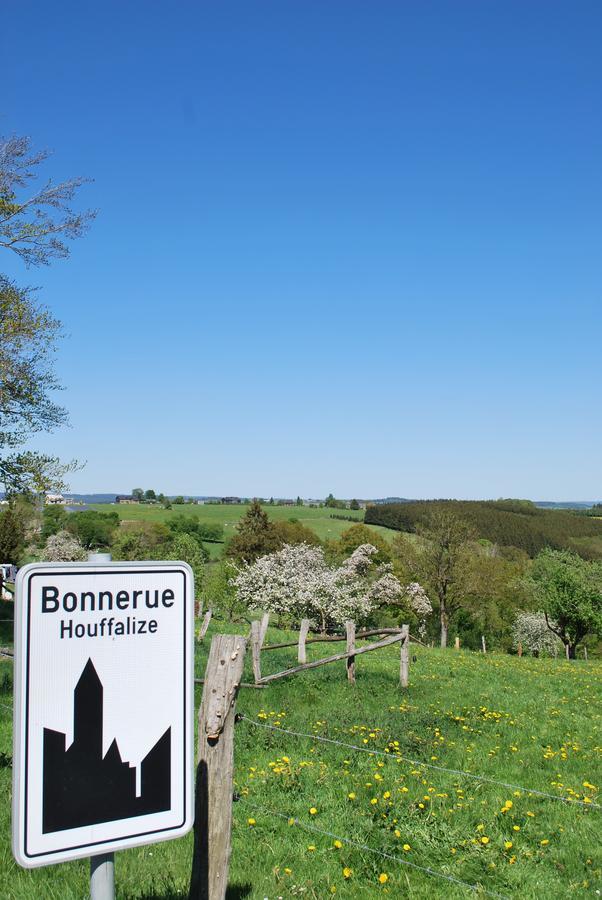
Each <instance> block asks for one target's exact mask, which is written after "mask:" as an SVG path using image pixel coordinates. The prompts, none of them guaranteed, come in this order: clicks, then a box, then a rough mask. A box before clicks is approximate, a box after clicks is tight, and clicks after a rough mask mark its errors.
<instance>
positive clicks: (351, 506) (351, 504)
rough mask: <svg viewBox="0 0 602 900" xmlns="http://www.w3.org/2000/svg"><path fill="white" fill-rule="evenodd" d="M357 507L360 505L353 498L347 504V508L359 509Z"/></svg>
mask: <svg viewBox="0 0 602 900" xmlns="http://www.w3.org/2000/svg"><path fill="white" fill-rule="evenodd" d="M359 508H360V505H359V503H358V501H357V500H356V499H355V498H354V499H353V500H352V501H351V503H350V504H349V509H359Z"/></svg>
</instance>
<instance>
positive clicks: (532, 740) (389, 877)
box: [0, 605, 602, 900]
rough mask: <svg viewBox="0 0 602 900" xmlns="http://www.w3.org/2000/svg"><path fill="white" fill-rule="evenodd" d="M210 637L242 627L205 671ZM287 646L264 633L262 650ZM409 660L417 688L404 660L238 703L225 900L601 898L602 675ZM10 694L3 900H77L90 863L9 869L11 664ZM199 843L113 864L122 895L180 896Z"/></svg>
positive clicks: (580, 665)
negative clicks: (222, 640) (402, 682)
mask: <svg viewBox="0 0 602 900" xmlns="http://www.w3.org/2000/svg"><path fill="white" fill-rule="evenodd" d="M7 607H8V605H6V606H5V609H6V608H7ZM3 628H4V635H3V641H4V642H5V643H6V642H7V640H8V638H9V632H8V629H9V625H8V624H7V623H3ZM239 628H240V626H239ZM217 630H236V626H233V627H231V628H224V626H223V625H222V624H221V623H216V624H214V625H213V626H212V630H211V631H210V633H209V635H208V636H207V638H206V640H205V642H204V643H203V644H202V645H199V646H198V648H197V674H198V675H202V673H203V671H204V667H205V662H206V658H207V652H208V648H209V640H210V636H211V633H215V632H216V631H217ZM282 637H283V632H281V631H277V630H276V629H271V628H270V630H269V631H268V636H267V640H266V643H270V642H277V641H278V640H281V639H282ZM308 650H309V654H310V658H319V657H320V656H323V655H326V652H330V650H329V651H325V650H324V647H323V646H321V645H320V644H314V645H310V647H309V648H308ZM413 652H414V653H415V657H416V658H415V661H413V662H412V665H411V671H410V685H409V688H408V690H407V691H402V690H401V689H400V687H399V683H398V677H399V650H398V649H397V648H396V647H390V648H387V649H384V650H382V651H376V652H374V653H370V654H364V655H363V656H360V657H358V659H357V666H356V668H357V683H356V685H355V686H351V685H349V684H348V683H347V681H346V677H345V664H344V663H335V664H332V665H329V666H325V667H324V668H320V669H317V670H314V671H309V672H306V673H303V674H301V675H298V676H296V677H294V678H289V679H285V680H282V681H278V682H275V683H273V684H271V685H270V686H268V687H266V688H264V689H262V690H257V689H242V690H241V692H240V694H239V698H238V704H237V710H238V712H240V713H243V715H244V716H246V717H248V719H249V720H251V721H248V720H247V719H243V720H242V721H240V722H238V724H237V725H236V732H235V779H236V795H237V797H238V798H239V799H237V800H236V802H235V804H234V825H233V833H232V845H233V850H232V860H231V867H230V888H229V892H228V897H229V898H230V900H234V898H236V900H239V898H249V900H263V898H268V900H278V898H286V900H288V898H293V897H308V898H314V900H323V898H326V897H331V896H336V897H341V898H364V897H366V898H370V897H380V896H383V897H384V896H388V897H395V898H398V897H408V898H425V900H426V898H429V897H442V898H443V897H445V898H461V897H468V896H471V895H473V890H472V889H471V887H469V886H464V885H473V886H476V892H477V896H487V895H488V893H489V894H491V895H497V896H503V897H520V898H556V897H558V898H560V897H596V896H599V895H600V890H602V859H601V853H600V844H601V842H600V835H601V834H602V827H601V826H602V809H600V808H599V807H598V806H596V804H600V803H601V800H600V790H599V789H600V786H601V776H602V771H601V769H602V766H601V757H602V735H601V726H602V715H601V713H602V703H601V700H602V695H601V687H602V664H601V663H600V662H598V661H596V662H591V661H590V662H589V663H585V662H584V661H576V662H571V663H569V662H567V661H566V660H553V659H534V658H531V657H523V658H522V659H518V658H517V657H512V656H508V655H501V654H500V655H498V654H488V655H487V656H483V655H481V654H476V653H470V652H464V651H462V652H456V651H454V650H447V651H442V650H439V649H433V650H429V649H426V648H422V647H415V648H413ZM294 662H295V652H294V649H285V650H277V651H270V652H266V653H263V654H262V669H263V671H264V674H268V673H269V672H275V671H278V670H280V669H282V668H285V667H286V666H288V665H292V664H294ZM245 677H246V678H247V679H248V680H250V679H251V673H250V660H247V671H246V673H245ZM0 686H1V696H0V704H1V705H0V784H1V787H2V791H3V796H4V797H5V803H4V804H3V806H2V811H1V813H0V817H1V828H0V872H1V873H2V876H1V877H2V884H1V886H0V896H2V897H3V898H7V900H12V898H18V900H21V898H26V900H39V898H50V900H76V898H77V900H80V898H84V897H86V896H87V890H88V866H87V862H86V861H81V862H75V863H70V864H63V865H59V866H55V867H48V868H45V869H39V870H35V871H25V870H23V869H20V868H19V867H18V866H17V865H16V864H15V863H14V861H13V859H12V856H11V850H10V802H9V800H10V792H11V754H12V734H11V721H12V719H11V706H12V663H11V662H10V661H7V660H4V661H2V663H0ZM199 700H200V693H199V692H198V691H197V704H198V701H199ZM265 726H269V727H265ZM287 730H289V731H294V732H298V733H299V734H306V735H309V737H299V736H297V735H291V734H287V733H286V732H287ZM316 737H322V738H328V739H331V740H335V741H339V742H341V743H342V744H347V745H352V746H353V747H354V748H356V749H352V747H351V746H340V745H337V744H329V743H322V742H320V741H318V740H314V738H316ZM365 751H368V752H365ZM438 767H439V768H438ZM445 769H452V770H457V771H456V772H447V771H445ZM460 772H466V773H472V774H474V775H477V776H484V777H486V778H488V779H491V780H492V781H494V782H504V784H503V785H502V784H495V783H491V782H490V781H482V780H479V779H474V778H470V777H467V776H466V775H463V774H459V773H460ZM526 789H532V790H537V791H541V792H543V793H545V794H550V795H551V797H550V798H548V797H541V796H537V795H535V794H530V793H529V792H528V790H526ZM553 798H558V799H553ZM565 801H566V802H565ZM577 801H580V802H577ZM349 841H351V842H352V843H351V844H350V843H348V842H349ZM191 846H192V843H191V837H190V836H188V837H187V838H183V839H180V840H177V841H172V842H166V843H163V844H155V845H152V846H148V847H144V848H142V849H138V850H130V851H126V852H121V853H119V854H117V857H116V885H117V897H118V898H120V900H134V898H136V900H143V898H144V900H151V898H154V900H172V898H177V897H185V896H187V888H188V878H189V872H190V862H191ZM374 850H377V851H380V852H381V853H384V854H387V856H382V855H379V854H378V853H374V852H372V851H374ZM416 867H417V868H416ZM423 869H429V870H430V873H428V872H425V871H423ZM448 879H450V880H448ZM460 882H463V883H464V885H463V884H461V883H460Z"/></svg>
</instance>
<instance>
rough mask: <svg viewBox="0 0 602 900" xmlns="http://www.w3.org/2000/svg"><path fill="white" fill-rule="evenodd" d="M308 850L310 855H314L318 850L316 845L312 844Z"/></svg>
mask: <svg viewBox="0 0 602 900" xmlns="http://www.w3.org/2000/svg"><path fill="white" fill-rule="evenodd" d="M307 849H308V850H309V852H310V853H313V851H314V850H315V849H316V845H315V844H310V845H309V847H308V848H307Z"/></svg>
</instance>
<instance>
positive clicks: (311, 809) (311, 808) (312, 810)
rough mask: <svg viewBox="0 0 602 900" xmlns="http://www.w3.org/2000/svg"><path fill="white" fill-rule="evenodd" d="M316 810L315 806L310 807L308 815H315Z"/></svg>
mask: <svg viewBox="0 0 602 900" xmlns="http://www.w3.org/2000/svg"><path fill="white" fill-rule="evenodd" d="M317 812H318V810H317V809H316V807H315V806H312V807H310V810H309V814H310V816H315V815H316V813H317Z"/></svg>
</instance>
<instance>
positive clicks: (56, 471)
mask: <svg viewBox="0 0 602 900" xmlns="http://www.w3.org/2000/svg"><path fill="white" fill-rule="evenodd" d="M47 156H48V154H47V153H46V152H44V151H42V152H40V153H33V152H32V151H31V149H30V141H29V138H25V137H12V138H7V139H4V138H3V139H0V247H4V248H6V249H8V250H12V251H13V252H14V253H16V254H17V255H18V256H19V257H20V258H21V259H22V260H23V261H24V262H25V264H26V265H27V266H31V265H47V264H48V263H49V262H50V260H51V259H54V258H62V257H65V256H68V254H69V248H68V244H67V243H66V242H67V241H70V240H72V239H74V238H77V237H79V236H80V235H81V234H83V232H84V231H85V229H86V227H87V225H88V224H89V222H90V221H91V220H92V218H93V217H94V213H93V212H85V213H76V212H74V211H73V210H72V209H71V208H70V207H69V203H70V201H71V200H72V199H73V197H74V195H75V193H76V191H77V189H78V188H79V187H80V186H81V185H82V184H83V181H84V180H83V179H81V178H76V179H72V180H70V181H66V182H63V183H61V184H57V185H53V184H52V182H50V181H48V182H46V183H45V184H44V186H43V187H41V188H40V189H38V190H33V191H30V192H28V191H27V189H28V188H29V186H30V183H31V182H32V181H33V180H35V178H36V176H37V167H38V166H39V165H40V164H41V163H42V162H43V161H44V160H45V159H46V158H47ZM23 194H25V196H22V195H23ZM59 336H60V323H59V322H58V321H57V320H56V319H55V318H54V317H53V316H52V315H51V314H50V313H49V312H48V310H47V309H46V308H45V307H44V306H42V305H41V304H39V303H36V302H35V299H34V296H33V292H32V291H31V290H30V289H28V288H21V287H18V286H17V285H16V284H15V283H14V282H12V281H10V280H9V279H8V278H6V277H5V276H3V275H0V481H2V482H3V483H4V486H5V489H6V491H7V493H9V494H18V493H27V492H29V493H37V494H42V493H44V492H45V491H47V490H50V489H54V490H63V489H64V488H65V486H66V485H65V482H64V477H65V475H66V474H67V473H68V472H70V471H73V470H74V469H75V468H77V464H76V463H69V464H67V465H65V464H62V463H61V462H60V460H58V459H57V458H56V457H53V456H47V455H45V454H40V453H33V452H31V451H29V452H20V451H18V450H17V448H18V447H21V446H22V445H23V444H24V443H25V441H26V440H27V439H28V438H29V437H30V436H31V435H32V434H35V433H36V432H40V431H52V430H53V429H55V428H57V427H59V426H61V425H64V424H66V420H67V417H66V413H65V410H64V409H63V408H62V407H61V406H59V405H58V404H56V403H55V402H54V401H53V399H52V393H53V391H55V390H56V389H57V388H58V387H59V385H58V382H57V379H56V376H55V375H54V371H53V368H52V354H53V352H54V350H55V348H56V343H57V340H58V337H59Z"/></svg>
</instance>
